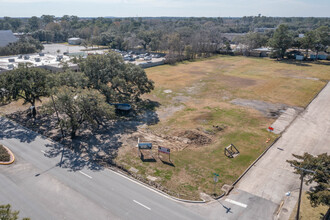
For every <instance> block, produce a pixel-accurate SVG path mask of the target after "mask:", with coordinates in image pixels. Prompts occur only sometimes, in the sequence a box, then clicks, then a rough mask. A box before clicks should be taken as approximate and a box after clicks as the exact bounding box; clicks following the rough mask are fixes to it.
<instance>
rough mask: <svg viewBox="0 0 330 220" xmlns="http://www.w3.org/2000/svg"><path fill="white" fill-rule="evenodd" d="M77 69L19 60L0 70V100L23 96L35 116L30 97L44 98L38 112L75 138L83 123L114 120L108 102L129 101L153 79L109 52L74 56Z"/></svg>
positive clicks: (150, 85)
mask: <svg viewBox="0 0 330 220" xmlns="http://www.w3.org/2000/svg"><path fill="white" fill-rule="evenodd" d="M77 62H78V65H79V67H80V69H81V72H73V71H71V70H70V69H66V71H64V72H62V73H57V74H55V73H51V72H49V71H47V70H45V69H41V68H35V67H30V66H29V65H27V64H24V65H20V66H19V67H18V68H17V69H14V70H12V71H8V72H5V73H2V74H1V75H0V103H8V102H11V101H14V100H18V99H23V100H24V104H27V103H28V104H30V105H31V113H30V114H31V117H33V118H36V116H37V109H36V107H35V106H36V102H37V101H41V98H42V97H50V100H51V101H50V102H49V103H46V104H43V105H42V108H41V109H42V111H44V112H46V113H49V114H55V113H56V115H57V119H58V121H57V123H58V125H59V126H60V127H61V129H64V132H65V133H68V134H69V135H70V136H71V138H75V137H76V134H77V132H78V130H79V129H80V128H81V126H82V125H83V124H84V123H85V124H86V123H87V124H90V125H93V126H94V127H96V128H97V127H98V126H102V125H103V124H104V122H105V120H110V119H115V117H116V115H115V109H114V107H113V105H111V104H113V103H130V104H135V103H138V102H139V101H140V96H141V95H142V94H144V93H148V92H150V91H151V90H152V89H153V88H154V84H153V82H152V81H151V80H149V79H148V78H147V75H146V73H145V71H144V70H143V69H142V68H140V67H139V66H137V65H134V64H126V63H125V62H124V60H123V59H122V57H121V56H120V55H118V54H116V53H114V52H109V53H108V54H104V55H92V56H88V57H87V59H80V60H78V61H77Z"/></svg>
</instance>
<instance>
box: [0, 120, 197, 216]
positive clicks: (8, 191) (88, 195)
mask: <svg viewBox="0 0 330 220" xmlns="http://www.w3.org/2000/svg"><path fill="white" fill-rule="evenodd" d="M0 127H1V129H0V132H1V134H0V143H2V144H4V145H6V146H8V147H9V148H10V149H11V150H12V151H13V152H14V154H15V155H16V162H15V163H14V164H12V165H10V166H1V167H0V203H1V204H7V203H10V204H12V205H13V209H17V210H20V213H21V214H20V215H21V216H27V217H31V219H203V217H202V216H200V215H198V214H196V213H194V212H193V211H192V209H190V208H189V207H187V205H184V204H182V203H179V202H176V201H173V200H171V199H169V198H167V197H164V196H163V195H161V194H159V193H158V192H156V191H152V190H150V189H149V188H146V187H145V186H144V185H142V184H139V183H136V182H133V181H132V180H131V179H129V178H127V177H125V176H122V175H120V174H118V173H115V172H113V171H111V170H109V169H103V168H102V167H99V166H97V165H96V164H90V163H89V164H88V167H87V168H85V167H84V165H85V161H82V160H80V159H79V158H78V157H75V155H74V154H73V153H71V152H70V151H69V150H65V151H64V155H65V157H64V161H63V164H62V167H59V162H60V160H61V154H58V155H57V156H55V157H49V156H47V155H48V154H52V151H58V152H61V146H60V145H55V144H54V143H52V142H50V141H49V140H48V139H44V138H42V137H41V136H40V135H37V134H35V133H34V132H32V131H29V130H26V129H24V128H22V127H20V126H17V125H15V124H13V123H12V122H10V121H8V120H7V119H4V118H1V119H0ZM50 146H52V147H50ZM68 158H70V160H69V159H68Z"/></svg>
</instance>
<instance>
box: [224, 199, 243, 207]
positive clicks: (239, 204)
mask: <svg viewBox="0 0 330 220" xmlns="http://www.w3.org/2000/svg"><path fill="white" fill-rule="evenodd" d="M225 201H226V202H230V203H231V204H235V205H238V206H241V207H243V208H246V207H247V205H246V204H243V203H240V202H236V201H234V200H231V199H225Z"/></svg>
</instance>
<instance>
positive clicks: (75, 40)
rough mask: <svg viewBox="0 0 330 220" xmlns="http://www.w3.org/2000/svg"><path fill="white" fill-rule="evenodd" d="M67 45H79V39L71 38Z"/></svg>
mask: <svg viewBox="0 0 330 220" xmlns="http://www.w3.org/2000/svg"><path fill="white" fill-rule="evenodd" d="M68 43H69V44H71V45H79V44H81V39H80V38H79V37H72V38H69V39H68Z"/></svg>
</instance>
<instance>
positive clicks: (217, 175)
mask: <svg viewBox="0 0 330 220" xmlns="http://www.w3.org/2000/svg"><path fill="white" fill-rule="evenodd" d="M213 175H214V176H213V180H214V195H216V193H215V188H216V185H217V182H218V181H219V174H217V173H213Z"/></svg>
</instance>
